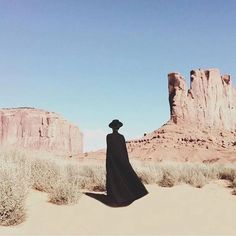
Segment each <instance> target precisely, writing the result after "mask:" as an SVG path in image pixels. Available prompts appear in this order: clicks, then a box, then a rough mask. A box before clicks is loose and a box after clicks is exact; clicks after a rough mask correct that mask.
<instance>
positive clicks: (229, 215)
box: [0, 181, 236, 236]
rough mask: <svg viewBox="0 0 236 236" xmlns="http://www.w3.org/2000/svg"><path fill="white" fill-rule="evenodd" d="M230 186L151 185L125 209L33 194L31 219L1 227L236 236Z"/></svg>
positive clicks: (16, 231) (8, 231) (19, 231)
mask: <svg viewBox="0 0 236 236" xmlns="http://www.w3.org/2000/svg"><path fill="white" fill-rule="evenodd" d="M226 185H227V183H226V182H224V181H214V182H211V183H210V184H208V185H205V186H204V187H203V188H201V189H198V188H194V187H191V186H189V185H185V184H184V185H178V186H175V187H172V188H164V187H159V186H156V185H147V186H146V187H147V189H148V191H149V194H148V195H147V196H145V197H144V198H142V199H139V200H137V201H135V202H134V203H133V204H131V205H129V206H126V207H121V208H113V207H109V206H106V205H104V204H103V203H101V202H100V201H98V200H96V199H93V198H91V197H89V196H87V195H85V194H83V195H82V197H81V199H80V202H79V203H78V204H76V205H70V206H57V205H54V204H51V203H49V202H48V199H47V194H46V193H42V192H39V191H35V190H31V193H30V194H29V197H28V199H27V209H28V212H27V219H26V221H25V222H23V223H22V224H20V225H17V226H11V227H1V228H0V235H2V236H3V235H4V236H8V235H15V236H20V235H27V236H28V235H42V236H43V235H45V236H46V235H68V236H69V235H212V234H214V235H236V227H235V219H236V196H234V195H231V189H229V188H227V187H226Z"/></svg>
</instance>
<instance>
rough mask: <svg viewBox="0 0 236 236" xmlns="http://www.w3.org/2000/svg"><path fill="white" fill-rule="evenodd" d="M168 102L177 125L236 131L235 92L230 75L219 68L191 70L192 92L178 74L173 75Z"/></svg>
mask: <svg viewBox="0 0 236 236" xmlns="http://www.w3.org/2000/svg"><path fill="white" fill-rule="evenodd" d="M168 80H169V84H168V85H169V86H168V87H169V102H170V112H171V120H172V121H173V122H174V123H175V124H192V125H193V126H194V125H195V126H197V127H211V128H216V129H226V130H231V131H236V90H235V88H233V87H232V84H231V79H230V75H223V76H221V75H220V71H219V70H218V69H209V70H201V69H199V70H192V71H191V81H190V89H187V86H186V82H185V80H184V78H183V77H182V76H181V75H180V74H179V73H170V74H169V75H168Z"/></svg>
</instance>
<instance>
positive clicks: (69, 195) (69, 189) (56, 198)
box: [48, 166, 81, 205]
mask: <svg viewBox="0 0 236 236" xmlns="http://www.w3.org/2000/svg"><path fill="white" fill-rule="evenodd" d="M80 186H81V184H80V181H78V178H77V177H76V176H72V175H71V173H70V172H68V169H67V166H65V167H62V170H61V173H60V175H59V176H58V178H57V180H56V181H55V182H54V183H53V185H52V188H51V189H50V190H49V191H48V193H49V201H50V202H52V203H55V204H58V205H61V204H75V203H78V201H79V199H80V197H81V192H80Z"/></svg>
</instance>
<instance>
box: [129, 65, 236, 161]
mask: <svg viewBox="0 0 236 236" xmlns="http://www.w3.org/2000/svg"><path fill="white" fill-rule="evenodd" d="M168 90H169V104H170V119H169V121H167V123H166V124H164V125H163V126H162V127H161V128H159V129H157V130H155V131H153V132H152V133H150V134H146V135H145V136H143V137H142V138H140V139H135V140H130V141H127V147H128V151H129V154H130V157H132V158H140V159H155V160H158V161H163V160H177V161H202V162H216V161H223V162H236V89H235V88H234V87H233V85H232V82H231V77H230V75H221V74H220V71H219V70H218V69H208V70H202V69H198V70H192V71H191V72H190V89H188V88H187V85H186V81H185V80H184V78H183V76H182V75H181V74H180V73H178V72H173V73H169V74H168Z"/></svg>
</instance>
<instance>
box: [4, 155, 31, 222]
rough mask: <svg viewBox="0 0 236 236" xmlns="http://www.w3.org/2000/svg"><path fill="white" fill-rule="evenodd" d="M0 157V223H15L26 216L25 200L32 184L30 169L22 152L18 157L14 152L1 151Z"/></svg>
mask: <svg viewBox="0 0 236 236" xmlns="http://www.w3.org/2000/svg"><path fill="white" fill-rule="evenodd" d="M6 157H8V159H6ZM0 159H1V160H0V161H1V165H0V179H1V181H0V224H1V225H5V226H9V225H16V224H19V223H21V222H22V221H24V219H25V216H26V209H25V200H26V197H27V195H28V192H29V189H30V187H31V184H32V183H31V180H30V170H31V169H30V165H29V164H28V162H27V161H25V159H24V158H23V154H22V153H19V159H17V154H16V153H13V154H12V156H11V155H10V153H9V152H7V153H1V155H0ZM23 163H24V165H23Z"/></svg>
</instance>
